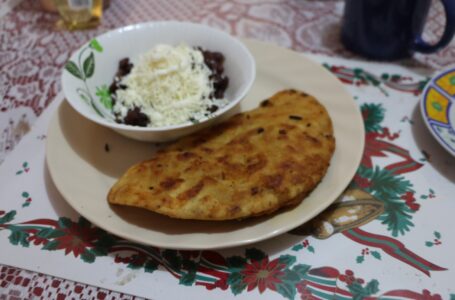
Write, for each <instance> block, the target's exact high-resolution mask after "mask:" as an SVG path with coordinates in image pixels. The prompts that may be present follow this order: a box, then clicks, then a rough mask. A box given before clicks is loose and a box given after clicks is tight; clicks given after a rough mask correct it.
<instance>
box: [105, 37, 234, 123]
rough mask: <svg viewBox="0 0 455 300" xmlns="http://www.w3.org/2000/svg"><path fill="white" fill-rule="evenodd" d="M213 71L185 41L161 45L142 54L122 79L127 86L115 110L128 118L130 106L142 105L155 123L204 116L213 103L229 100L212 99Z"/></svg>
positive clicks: (117, 97) (119, 91)
mask: <svg viewBox="0 0 455 300" xmlns="http://www.w3.org/2000/svg"><path fill="white" fill-rule="evenodd" d="M210 75H211V71H210V69H209V68H208V67H207V66H206V65H205V63H204V57H203V55H202V52H201V51H199V50H197V49H194V48H192V47H188V46H187V45H185V44H181V45H179V46H176V47H173V46H170V45H157V46H156V47H154V48H153V49H151V50H150V51H149V52H147V53H145V54H143V55H142V56H140V57H139V59H138V60H137V61H136V62H134V67H133V68H132V70H131V72H130V73H129V74H128V75H127V76H126V77H124V78H123V79H122V81H121V82H120V83H121V84H123V85H126V86H127V89H119V90H117V95H116V102H115V105H114V107H113V111H114V113H116V114H118V115H120V116H121V117H122V118H124V117H125V116H126V114H127V112H128V110H129V109H134V108H135V107H139V108H140V110H141V112H142V113H144V114H146V115H147V116H148V117H149V119H150V124H149V126H151V127H160V126H168V125H177V124H182V123H185V122H188V121H189V120H190V119H191V118H194V117H195V116H196V117H198V118H201V117H204V113H205V112H206V111H207V108H208V107H209V106H211V105H213V104H214V103H217V104H218V106H223V105H224V104H225V103H226V100H225V99H213V100H211V99H209V95H210V94H211V93H212V92H213V84H212V82H211V80H209V76H210Z"/></svg>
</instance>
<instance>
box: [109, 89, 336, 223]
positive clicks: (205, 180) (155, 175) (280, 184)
mask: <svg viewBox="0 0 455 300" xmlns="http://www.w3.org/2000/svg"><path fill="white" fill-rule="evenodd" d="M334 150H335V138H334V136H333V129H332V123H331V120H330V117H329V115H328V113H327V111H326V110H325V108H324V107H323V106H322V105H321V104H320V103H319V102H318V101H317V100H316V99H315V98H314V97H312V96H309V95H306V94H305V93H302V92H298V91H295V90H286V91H282V92H279V93H277V94H275V95H274V96H273V97H271V98H270V99H268V100H265V101H263V102H262V103H261V106H260V107H259V108H256V109H254V110H252V111H249V112H244V113H242V114H238V115H236V116H234V117H232V118H231V119H229V120H228V121H226V122H224V123H223V124H220V125H218V126H215V127H212V128H209V129H206V130H203V131H200V132H197V133H196V134H193V135H190V136H188V137H185V138H183V139H181V140H179V141H177V142H175V143H173V144H171V145H170V146H169V147H167V148H166V149H164V150H162V151H160V152H158V153H157V154H156V155H155V156H154V157H153V158H152V159H150V160H148V161H144V162H142V163H139V164H137V165H134V166H132V167H131V168H130V169H129V170H128V171H127V172H126V173H125V174H124V175H123V176H122V177H121V178H120V179H119V180H118V181H117V182H116V183H115V184H114V186H113V187H112V189H111V190H110V192H109V195H108V201H109V202H110V203H112V204H121V205H128V206H136V207H141V208H145V209H148V210H151V211H154V212H157V213H160V214H164V215H168V216H170V217H173V218H181V219H197V220H229V219H241V218H247V217H251V216H258V215H263V214H269V213H272V212H274V211H276V210H278V209H280V208H282V207H285V206H289V205H296V204H298V203H300V202H301V201H302V200H303V199H304V198H305V197H306V196H307V195H308V194H309V193H310V192H311V191H312V190H313V189H314V188H315V187H316V186H317V185H318V183H319V182H320V181H321V179H322V177H323V176H324V175H325V173H326V171H327V168H328V167H329V164H330V159H331V157H332V155H333V152H334Z"/></svg>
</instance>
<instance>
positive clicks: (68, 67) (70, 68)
mask: <svg viewBox="0 0 455 300" xmlns="http://www.w3.org/2000/svg"><path fill="white" fill-rule="evenodd" d="M65 69H66V70H67V71H68V72H70V73H71V75H73V76H75V77H77V78H79V79H82V80H83V76H82V73H81V71H80V70H79V68H78V67H77V65H76V64H75V63H74V62H73V61H71V60H70V61H68V62H67V63H66V64H65Z"/></svg>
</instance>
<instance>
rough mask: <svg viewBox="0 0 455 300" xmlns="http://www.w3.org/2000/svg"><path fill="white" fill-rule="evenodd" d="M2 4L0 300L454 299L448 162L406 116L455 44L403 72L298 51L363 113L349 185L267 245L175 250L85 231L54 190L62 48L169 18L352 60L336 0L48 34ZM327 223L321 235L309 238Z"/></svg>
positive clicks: (106, 23) (129, 15) (161, 14)
mask: <svg viewBox="0 0 455 300" xmlns="http://www.w3.org/2000/svg"><path fill="white" fill-rule="evenodd" d="M2 2H4V3H6V2H7V1H5V0H3V1H2ZM15 2H18V1H15ZM0 3H1V2H0ZM14 4H17V6H16V7H14V8H13V9H12V11H10V12H6V13H3V12H2V15H0V16H2V17H1V18H0V26H1V28H2V30H1V31H0V41H1V43H0V47H1V48H0V50H1V52H0V62H1V63H0V66H1V68H2V69H1V72H0V76H1V77H0V95H1V97H2V101H1V103H0V110H1V112H0V129H1V130H2V134H1V137H0V148H1V149H0V150H1V151H0V155H1V156H0V159H5V158H6V159H5V161H4V162H3V164H2V165H1V166H0V178H1V181H0V191H1V195H2V197H1V198H2V201H1V202H0V249H1V250H0V263H2V264H4V265H3V266H0V299H21V298H27V299H28V298H37V299H40V298H41V299H64V298H65V297H66V298H68V299H71V298H76V299H79V298H80V299H89V298H98V299H105V298H109V299H114V298H122V299H124V298H128V299H130V298H134V296H132V295H135V296H139V297H147V298H153V299H174V298H183V297H187V298H188V297H189V298H203V297H204V298H214V297H220V298H233V297H234V296H235V298H245V299H250V298H254V297H260V296H262V297H264V298H267V299H275V298H276V299H283V298H287V299H298V298H301V299H311V298H322V299H332V298H336V299H348V298H353V297H354V298H357V299H361V298H365V297H366V298H376V297H381V298H387V299H426V298H432V297H433V298H435V299H437V298H444V299H449V298H453V297H455V285H454V284H453V279H454V278H455V274H454V273H453V272H454V269H455V261H454V260H453V259H452V256H451V253H453V251H454V250H455V240H454V239H453V237H452V236H451V234H450V232H451V229H452V227H453V226H454V225H455V224H454V222H455V221H453V218H451V211H453V210H454V209H455V205H454V204H453V201H451V196H452V195H453V193H454V192H455V187H454V185H453V182H454V180H455V174H454V173H453V168H454V163H455V161H454V159H453V158H452V157H451V156H450V155H449V154H447V153H446V152H445V151H444V150H443V149H442V148H441V147H440V146H439V145H438V144H437V143H436V142H435V141H434V140H433V138H432V137H431V135H430V134H429V132H428V130H427V129H426V128H425V126H424V124H423V122H422V119H421V116H420V111H419V107H418V101H419V96H420V94H421V91H422V89H423V87H424V85H425V83H426V81H427V80H428V78H429V76H431V74H432V73H433V71H434V70H435V69H436V68H440V67H441V66H444V65H447V64H449V63H450V62H452V61H453V59H454V57H455V50H454V49H455V47H454V46H451V47H448V48H446V49H445V50H443V51H442V52H440V53H438V54H436V55H432V56H420V55H417V56H416V57H415V59H414V60H410V61H406V62H401V64H400V65H398V64H374V63H367V62H360V61H358V60H343V59H340V58H336V57H327V56H314V55H313V56H311V58H312V59H315V60H316V61H318V62H319V63H321V65H323V66H324V67H326V68H328V69H329V70H330V71H331V72H332V73H333V74H334V75H336V76H337V77H338V78H339V79H340V80H341V81H342V82H343V83H345V87H346V88H347V89H348V90H349V91H350V92H351V93H352V95H353V97H354V99H355V100H356V101H357V102H358V104H359V108H360V109H361V111H362V115H363V117H364V121H365V128H366V137H365V138H366V148H365V153H364V157H363V160H362V163H361V165H360V167H359V169H358V172H357V174H356V176H355V178H354V179H353V181H352V183H351V185H350V187H349V189H348V191H347V192H346V193H345V194H344V196H343V197H342V199H340V200H339V201H338V202H336V203H335V204H333V205H332V206H331V207H330V208H329V209H328V210H327V211H326V213H325V214H323V215H321V216H320V217H319V218H318V219H316V220H315V221H313V222H311V223H310V224H306V225H303V226H301V227H300V228H298V229H296V230H294V231H292V232H291V233H288V234H284V235H282V236H279V237H277V238H274V239H271V240H268V241H265V242H261V243H257V244H253V245H250V246H247V247H241V248H234V249H228V250H222V251H174V250H166V249H158V248H153V247H145V246H142V245H137V244H134V243H131V242H128V241H125V240H122V239H119V238H117V237H114V236H112V235H110V234H108V233H107V232H104V231H103V230H100V229H98V228H96V227H93V226H92V225H91V224H90V223H88V222H87V221H85V220H84V219H83V218H80V217H79V216H78V215H77V214H76V213H75V212H74V211H73V210H72V209H71V208H69V207H68V205H67V204H66V203H65V201H64V200H63V199H62V197H61V196H60V195H59V193H58V191H57V190H56V189H55V187H54V186H53V184H52V181H51V180H50V178H49V175H48V173H47V169H46V167H45V161H44V154H45V141H46V132H47V126H48V123H49V119H50V118H51V116H52V114H53V113H54V112H55V110H56V107H57V106H58V105H59V104H60V103H61V102H62V101H63V96H62V95H61V94H60V92H59V91H60V87H59V82H58V79H59V74H60V68H61V66H62V65H63V64H64V63H65V61H66V60H67V58H68V57H69V55H70V53H71V51H72V50H74V49H75V48H77V47H78V46H79V45H81V44H82V43H84V42H85V41H86V40H87V39H88V38H90V37H93V36H96V35H97V34H99V33H101V32H104V31H106V30H108V29H111V28H115V27H118V26H121V25H125V24H130V23H135V22H139V21H146V20H162V19H179V20H191V21H195V22H202V23H206V24H210V25H212V26H214V27H218V28H222V29H224V30H227V31H229V32H231V33H233V34H235V35H238V36H243V37H253V38H257V39H261V40H265V41H269V42H272V43H276V44H279V45H282V46H285V47H290V48H293V49H295V50H299V51H302V50H304V51H307V52H315V53H323V54H326V55H331V56H335V55H341V56H345V57H352V58H356V57H353V55H351V54H349V53H348V52H346V51H345V50H343V49H342V47H341V46H340V45H339V43H338V30H339V29H338V26H339V25H338V23H339V19H340V16H341V13H342V7H343V3H342V2H340V1H274V0H271V1H254V0H248V1H247V0H243V1H229V2H228V1H202V0H200V1H153V2H152V1H150V2H146V1H115V0H114V1H112V3H111V7H110V8H109V9H108V10H107V11H106V13H105V18H104V20H103V24H102V25H101V26H100V27H99V28H97V29H95V30H92V31H84V32H75V33H69V32H59V31H55V29H53V24H54V22H55V20H56V19H57V17H56V16H55V15H52V14H49V13H44V12H42V11H40V9H39V5H38V3H37V1H23V2H21V3H14ZM440 13H441V11H440V8H438V6H437V5H435V8H433V9H432V12H431V14H430V23H429V25H428V27H429V29H427V31H426V32H427V35H428V36H429V37H430V39H431V38H432V35H434V33H435V32H436V33H437V32H438V30H440V26H441V24H442V23H443V21H441V18H440ZM356 59H358V58H356ZM405 66H408V67H405ZM27 132H28V134H27V136H26V137H25V138H23V139H22V136H23V135H24V134H25V133H27ZM19 140H21V143H20V144H19V145H18V146H17V147H16V144H17V143H18V142H19ZM13 148H15V150H14V151H12V149H13ZM10 152H11V153H10ZM7 154H8V156H6V155H7ZM360 213H361V214H360ZM356 214H360V215H356ZM353 216H355V218H354V217H353ZM351 219H352V220H357V221H356V222H350V221H349V220H351ZM343 220H344V221H343ZM359 220H360V221H359ZM327 224H329V225H330V226H329V227H328V228H331V230H325V231H324V230H322V229H321V228H327V226H328V225H327ZM21 268H24V269H29V270H32V271H34V272H29V271H24V270H23V269H21ZM35 272H37V273H35ZM40 272H41V273H40ZM45 274H50V275H54V276H56V277H53V276H49V275H45Z"/></svg>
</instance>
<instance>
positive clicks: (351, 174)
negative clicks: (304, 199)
mask: <svg viewBox="0 0 455 300" xmlns="http://www.w3.org/2000/svg"><path fill="white" fill-rule="evenodd" d="M242 41H243V42H245V44H246V45H247V47H250V46H251V45H254V44H257V45H261V46H266V47H275V48H276V49H277V51H278V50H279V51H283V52H285V54H286V55H289V54H292V55H299V56H300V57H301V59H303V60H305V61H306V63H310V64H313V65H315V66H317V67H318V68H319V69H320V70H321V71H323V72H325V73H326V75H328V76H330V77H331V78H332V79H333V84H337V85H339V87H340V88H341V89H342V90H343V91H344V92H345V94H346V95H345V96H349V98H350V99H351V101H350V102H348V104H350V105H351V106H352V108H353V109H355V111H356V113H355V115H356V117H357V120H353V124H354V123H356V122H358V124H354V125H356V129H358V130H360V132H361V133H362V135H361V137H360V138H359V141H358V142H359V145H358V155H357V157H356V159H355V162H353V163H352V165H351V166H352V167H351V169H350V170H346V172H345V175H346V178H348V179H346V180H344V181H343V184H341V185H338V188H339V190H340V191H339V193H337V194H338V195H339V194H341V193H342V192H343V190H344V189H345V188H346V187H347V186H348V185H349V183H350V181H351V180H352V178H353V177H354V175H355V173H356V171H357V168H358V166H359V165H360V162H361V159H362V156H363V151H364V146H365V128H364V124H363V120H362V117H361V112H360V109H359V106H358V104H357V103H356V102H355V100H354V99H353V97H352V95H351V94H350V93H349V91H348V90H347V89H346V88H345V87H344V86H343V85H342V83H341V82H340V81H339V80H338V79H337V78H336V76H334V75H333V74H332V73H330V72H329V71H328V70H327V69H325V68H324V67H323V66H321V65H320V64H319V63H317V62H315V61H314V60H312V59H311V58H309V57H307V56H305V55H304V54H303V53H299V52H296V51H292V50H289V49H286V48H282V47H279V46H276V45H273V44H269V43H266V42H260V41H255V40H248V39H242ZM254 55H255V54H254V53H253V56H254ZM258 73H259V72H258ZM256 80H258V79H256ZM331 84H332V82H331ZM61 105H62V104H60V106H61ZM60 106H59V108H60ZM58 111H59V109H57V113H56V114H55V115H54V117H53V119H52V120H51V123H50V124H51V125H52V124H54V123H55V122H57V121H58V120H56V119H58ZM51 129H52V127H50V128H49V131H51ZM48 134H49V132H48ZM335 138H336V137H335ZM338 143H339V141H338V142H337V144H338ZM49 144H50V139H47V141H46V164H47V166H48V169H49V173H50V176H51V178H52V180H53V182H54V184H55V186H56V188H57V189H58V190H59V192H60V193H61V194H62V196H63V198H64V199H65V201H66V202H67V203H68V204H69V205H70V206H71V207H72V208H73V209H75V210H76V211H77V212H78V213H79V214H80V215H81V216H84V217H85V218H87V219H88V220H89V221H90V222H92V223H93V224H94V225H96V226H98V227H100V228H103V229H104V230H106V231H108V232H110V233H112V234H114V235H116V236H119V237H122V238H125V239H127V240H130V241H134V242H137V243H140V244H146V245H150V246H155V247H162V248H167V249H180V250H182V249H186V250H202V249H205V250H208V249H222V248H231V247H236V246H243V245H247V244H251V243H255V242H259V241H263V240H266V239H270V238H273V237H275V236H278V235H280V234H283V233H285V232H288V231H289V230H292V229H293V228H296V227H298V226H300V225H302V224H303V223H305V222H307V221H309V220H310V219H311V218H313V217H314V216H316V215H317V214H319V213H320V212H322V211H323V210H325V209H326V208H327V207H328V206H330V204H332V203H333V202H334V201H335V200H336V199H337V198H338V196H335V197H334V199H332V200H331V201H330V202H328V203H327V204H326V205H325V206H324V205H322V206H321V205H320V206H318V207H317V209H314V210H312V211H311V212H310V213H309V214H307V215H306V218H305V219H304V218H302V220H301V221H296V222H290V223H287V224H286V225H285V226H281V227H280V228H276V229H275V230H273V231H271V232H269V233H268V234H263V235H260V236H252V237H250V238H244V239H241V240H237V241H227V242H224V243H223V244H217V245H203V246H199V245H197V243H195V242H193V243H192V245H175V243H174V244H169V243H162V242H157V241H152V240H147V241H145V240H144V239H143V238H138V237H136V236H125V235H124V234H123V233H121V232H120V233H119V232H118V231H115V230H112V229H111V228H106V226H103V224H102V223H100V222H98V220H97V219H93V218H91V217H87V216H86V214H84V213H83V212H81V211H80V210H79V209H78V207H77V206H75V205H73V204H72V203H71V201H69V200H68V197H71V196H70V195H66V192H65V191H62V190H61V188H59V186H58V184H57V182H56V180H55V178H56V174H54V172H55V170H53V168H52V166H51V165H50V163H49V155H50V154H49V153H50V151H49V147H50V146H49ZM335 151H336V150H335ZM332 160H333V158H332ZM331 165H332V163H331ZM329 170H330V167H329ZM329 170H328V171H327V172H329ZM322 180H324V178H323V179H322ZM321 183H322V181H321ZM319 186H320V184H319V185H318V186H317V187H316V189H317V188H318V187H319Z"/></svg>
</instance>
